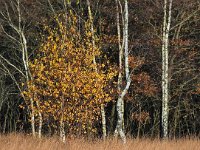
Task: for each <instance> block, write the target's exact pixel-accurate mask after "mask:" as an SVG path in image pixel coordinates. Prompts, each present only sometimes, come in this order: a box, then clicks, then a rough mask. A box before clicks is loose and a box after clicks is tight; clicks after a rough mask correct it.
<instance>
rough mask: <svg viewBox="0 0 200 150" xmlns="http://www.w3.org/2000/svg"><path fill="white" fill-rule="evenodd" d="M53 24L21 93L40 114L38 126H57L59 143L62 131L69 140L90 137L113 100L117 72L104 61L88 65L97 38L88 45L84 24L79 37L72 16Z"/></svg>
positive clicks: (95, 50)
mask: <svg viewBox="0 0 200 150" xmlns="http://www.w3.org/2000/svg"><path fill="white" fill-rule="evenodd" d="M54 21H55V22H56V23H55V24H56V25H54V28H51V27H50V26H47V27H46V29H47V31H48V37H46V38H45V40H44V42H43V44H42V45H41V46H40V48H39V50H38V54H37V56H36V58H35V59H34V60H33V61H32V62H31V63H30V64H29V65H30V69H31V73H32V75H33V79H32V80H31V81H30V82H29V83H27V84H28V86H29V88H28V90H27V91H24V94H25V95H26V96H27V104H28V103H29V102H28V99H33V100H34V102H35V105H36V104H37V105H36V106H37V107H35V111H36V112H41V114H42V117H43V123H45V122H47V121H48V122H49V121H50V120H53V121H54V122H59V127H58V128H57V129H60V136H61V137H62V139H64V137H65V131H66V129H67V131H68V133H70V134H73V135H83V134H88V133H94V132H96V128H95V126H94V123H96V122H98V120H99V118H100V116H101V115H100V106H101V104H106V103H107V102H109V101H111V100H112V99H113V98H112V92H113V90H112V88H111V86H112V82H113V77H114V76H115V75H116V70H115V69H114V67H113V66H112V65H110V64H109V63H108V61H106V63H102V62H101V63H98V62H97V64H94V63H93V58H94V57H96V58H100V56H101V51H100V47H99V46H98V43H99V41H98V39H97V38H96V37H95V39H94V40H95V42H96V43H97V44H96V46H95V47H93V45H92V40H93V38H92V34H91V32H90V29H89V23H88V22H86V23H85V24H84V27H83V29H82V30H83V32H82V33H80V32H79V30H78V28H77V18H76V17H75V16H74V15H73V14H72V13H70V15H68V16H67V17H66V15H59V16H57V17H55V20H54ZM95 65H96V66H95ZM96 68H98V72H97V71H95V69H96ZM52 118H53V119H52ZM57 125H58V124H57Z"/></svg>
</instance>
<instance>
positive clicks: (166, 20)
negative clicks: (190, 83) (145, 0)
mask: <svg viewBox="0 0 200 150" xmlns="http://www.w3.org/2000/svg"><path fill="white" fill-rule="evenodd" d="M171 9H172V0H169V1H167V0H164V17H163V31H162V120H161V121H162V122H161V123H162V134H163V135H162V136H163V138H167V137H168V116H169V106H168V103H169V86H168V85H169V76H168V75H169V67H168V65H169V63H168V62H169V60H168V59H169V56H168V55H169V31H170V25H171Z"/></svg>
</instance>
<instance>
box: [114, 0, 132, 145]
mask: <svg viewBox="0 0 200 150" xmlns="http://www.w3.org/2000/svg"><path fill="white" fill-rule="evenodd" d="M116 5H118V1H117V0H116ZM117 9H118V6H117ZM117 11H118V10H117ZM124 13H125V14H124V27H123V42H124V43H123V44H124V66H125V76H126V86H125V87H124V89H123V90H122V87H121V84H122V77H121V76H122V73H119V76H118V77H120V78H118V90H120V91H119V96H118V99H117V116H118V120H117V127H116V130H115V134H119V135H120V137H121V139H122V141H123V142H124V143H126V136H125V133H124V130H123V122H124V114H123V113H124V96H125V95H126V93H127V92H128V89H129V87H130V84H131V78H130V72H129V62H128V57H129V51H128V2H127V0H125V7H124ZM117 30H118V40H119V41H118V42H119V62H120V64H119V68H121V69H122V53H123V52H122V51H121V50H122V48H123V46H121V44H120V26H119V14H117ZM123 44H122V45H123ZM120 49H121V50H120Z"/></svg>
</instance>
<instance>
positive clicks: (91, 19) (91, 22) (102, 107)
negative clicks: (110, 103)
mask: <svg viewBox="0 0 200 150" xmlns="http://www.w3.org/2000/svg"><path fill="white" fill-rule="evenodd" d="M87 6H88V16H89V21H90V29H91V33H92V45H93V51H94V49H95V40H94V39H95V37H94V26H93V16H92V11H91V6H90V1H89V0H87ZM93 53H94V52H93ZM93 64H94V65H95V71H96V72H98V70H97V66H96V58H95V56H94V57H93ZM101 119H102V132H103V140H105V138H106V135H107V133H106V115H105V108H104V104H101Z"/></svg>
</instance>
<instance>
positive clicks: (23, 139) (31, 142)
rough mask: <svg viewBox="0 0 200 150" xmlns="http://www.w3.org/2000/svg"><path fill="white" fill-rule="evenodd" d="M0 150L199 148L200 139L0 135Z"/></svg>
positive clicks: (183, 149) (160, 149)
mask: <svg viewBox="0 0 200 150" xmlns="http://www.w3.org/2000/svg"><path fill="white" fill-rule="evenodd" d="M0 150H200V140H199V139H195V138H190V139H179V140H168V141H161V140H158V139H157V140H150V139H128V140H127V143H126V144H122V142H121V141H120V140H111V139H108V140H106V141H105V142H103V141H101V140H98V141H92V142H91V141H85V140H81V139H68V140H67V142H66V143H62V142H60V141H59V140H58V139H57V138H42V139H36V138H33V137H31V136H27V135H22V134H11V135H0Z"/></svg>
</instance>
